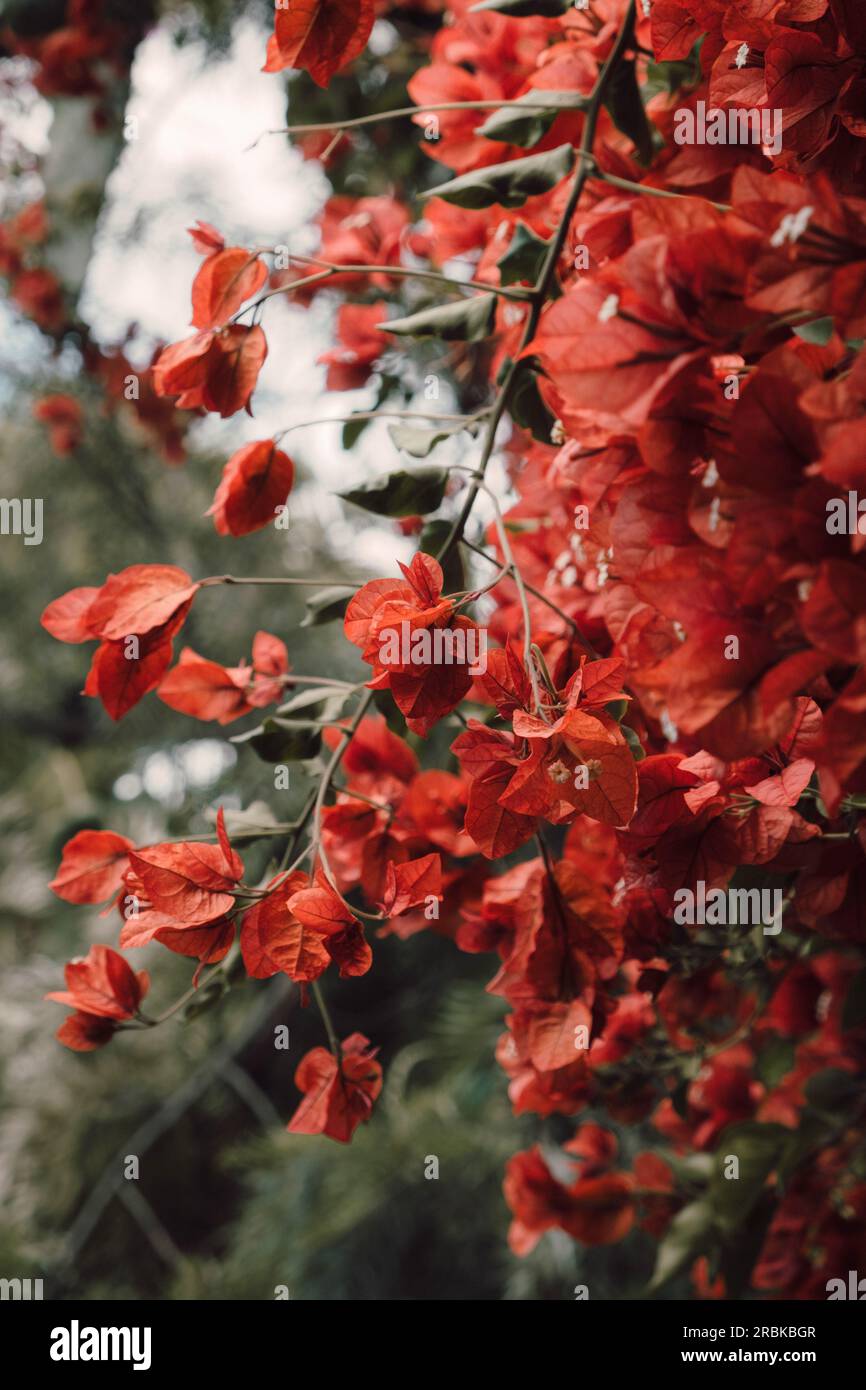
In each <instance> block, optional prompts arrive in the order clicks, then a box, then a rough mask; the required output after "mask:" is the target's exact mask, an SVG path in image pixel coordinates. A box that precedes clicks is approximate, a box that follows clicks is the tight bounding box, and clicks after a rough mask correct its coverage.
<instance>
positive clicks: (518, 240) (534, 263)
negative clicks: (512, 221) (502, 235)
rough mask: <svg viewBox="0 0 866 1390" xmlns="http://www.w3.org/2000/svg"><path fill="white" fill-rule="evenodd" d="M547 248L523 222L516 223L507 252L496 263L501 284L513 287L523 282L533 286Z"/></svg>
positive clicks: (540, 238) (543, 241) (542, 239)
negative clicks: (520, 281)
mask: <svg viewBox="0 0 866 1390" xmlns="http://www.w3.org/2000/svg"><path fill="white" fill-rule="evenodd" d="M547 247H548V243H547V242H546V241H545V240H544V238H543V237H540V236H536V234H535V232H533V231H532V229H531V228H530V227H527V225H526V223H525V222H518V223H517V227H516V228H515V232H514V236H513V237H512V238H511V244H510V245H509V247H508V250H507V251H506V252H505V253H504V255H502V256H500V257H499V260H498V261H497V262H496V264H497V266H498V267H499V278H500V280H501V281H502V284H503V285H514V284H516V283H517V282H518V281H519V280H525V281H528V283H529V284H530V285H534V284H535V282H536V280H537V279H538V276H539V274H540V273H541V267H542V265H543V264H544V258H545V256H546V254H547Z"/></svg>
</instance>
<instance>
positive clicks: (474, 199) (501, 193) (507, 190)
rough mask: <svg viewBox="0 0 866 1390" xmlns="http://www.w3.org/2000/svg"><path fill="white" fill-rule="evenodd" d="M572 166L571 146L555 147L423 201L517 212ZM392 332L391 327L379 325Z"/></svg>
mask: <svg viewBox="0 0 866 1390" xmlns="http://www.w3.org/2000/svg"><path fill="white" fill-rule="evenodd" d="M573 164H574V150H573V149H572V147H571V145H558V146H557V147H556V149H555V150H545V152H544V153H543V154H530V155H527V157H526V159H513V160H511V161H510V162H509V163H507V164H488V165H487V166H486V167H485V168H484V169H473V170H472V172H471V173H469V174H461V175H460V177H459V178H456V179H450V180H449V181H448V183H440V184H439V185H438V187H437V188H431V189H430V190H429V191H428V192H427V193H426V194H425V197H427V198H433V197H435V198H444V199H445V201H446V202H447V203H456V204H457V206H458V207H461V208H489V207H492V206H493V205H494V203H498V204H499V205H500V206H501V207H504V208H519V207H520V206H521V204H523V203H525V202H526V200H527V198H534V197H536V196H537V195H538V194H539V193H549V192H550V190H551V188H555V187H556V185H557V184H558V183H560V182H561V180H562V179H564V178H565V177H566V175H567V174H569V173H570V172H571V168H572V166H573ZM382 326H383V327H385V328H389V329H393V326H394V325H393V323H390V324H384V325H382Z"/></svg>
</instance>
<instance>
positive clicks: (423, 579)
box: [344, 551, 477, 735]
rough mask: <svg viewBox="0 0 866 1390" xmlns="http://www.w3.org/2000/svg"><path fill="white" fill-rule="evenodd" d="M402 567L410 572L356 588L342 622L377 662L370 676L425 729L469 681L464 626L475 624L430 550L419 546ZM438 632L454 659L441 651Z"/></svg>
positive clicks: (411, 722) (414, 726) (412, 724)
mask: <svg viewBox="0 0 866 1390" xmlns="http://www.w3.org/2000/svg"><path fill="white" fill-rule="evenodd" d="M400 568H401V570H402V571H403V574H404V575H405V579H403V580H400V579H373V580H371V581H370V583H369V584H365V585H364V586H363V588H361V589H359V590H358V592H357V594H356V595H355V597H354V598H353V599H352V600H351V602H350V604H349V606H348V608H347V609H346V617H345V623H344V627H345V632H346V636H347V637H348V639H349V641H350V642H353V643H354V644H355V646H356V647H360V648H361V652H362V654H363V657H364V660H365V661H366V662H369V664H370V665H371V666H372V667H373V668H374V675H373V679H372V680H371V681H370V682H369V684H370V685H371V686H373V687H374V688H376V689H381V688H382V687H387V688H388V689H390V691H391V693H392V695H393V696H394V700H395V702H396V704H397V707H398V709H400V710H401V711H402V713H403V714H404V715H405V717H406V723H407V724H408V726H409V728H410V729H411V730H412V731H413V732H414V733H418V734H422V735H426V734H428V733H429V732H430V730H431V729H432V728H433V725H434V724H436V723H438V721H439V720H440V719H441V718H442V717H443V715H446V714H449V713H450V712H451V710H452V709H454V708H455V706H456V705H458V704H459V703H460V701H461V700H462V699H463V697H464V696H465V694H466V692H467V691H468V689H469V687H470V685H471V684H472V672H471V670H470V667H471V664H472V661H471V657H470V655H469V653H470V645H469V643H467V641H466V634H467V633H469V632H471V633H473V634H476V633H477V629H476V627H475V624H474V623H472V622H470V621H469V619H468V618H464V617H462V616H460V615H458V614H457V612H456V606H455V604H454V602H453V601H452V600H451V599H447V598H443V597H442V585H443V583H444V579H443V575H442V569H441V567H440V565H439V564H438V562H437V561H436V560H434V559H433V557H432V556H430V555H425V554H424V553H423V552H421V551H419V553H418V554H417V555H415V556H414V558H413V560H412V563H411V565H409V566H406V565H401V566H400ZM437 633H438V634H439V641H440V644H441V646H442V650H443V652H445V651H446V646H447V650H449V651H450V652H451V657H450V659H447V658H445V659H443V660H437V659H436V654H437V647H436V642H435V641H434V635H435V634H437ZM419 639H420V640H419ZM461 650H462V652H463V656H462V659H460V654H461Z"/></svg>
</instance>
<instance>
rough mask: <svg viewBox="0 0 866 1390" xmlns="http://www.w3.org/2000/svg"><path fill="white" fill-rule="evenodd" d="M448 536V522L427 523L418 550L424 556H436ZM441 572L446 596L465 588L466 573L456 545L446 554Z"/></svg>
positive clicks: (449, 523)
mask: <svg viewBox="0 0 866 1390" xmlns="http://www.w3.org/2000/svg"><path fill="white" fill-rule="evenodd" d="M450 534H451V522H450V521H444V520H440V521H428V522H427V525H426V526H425V527H424V530H423V531H422V532H421V535H420V536H419V538H418V549H419V550H423V552H424V554H425V555H438V554H439V551H440V550H441V549H442V547H443V545H444V544H445V542H446V541H447V539H448V537H449V535H450ZM442 572H443V574H444V576H445V588H444V592H445V593H446V594H456V593H459V592H460V591H461V590H462V589H465V588H466V571H465V570H464V568H463V557H462V555H461V553H460V547H459V546H458V545H455V546H453V547H452V549H451V550H450V551H449V552H448V555H447V557H446V559H445V560H444V562H443V564H442Z"/></svg>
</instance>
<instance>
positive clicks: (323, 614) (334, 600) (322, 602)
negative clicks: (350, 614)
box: [300, 584, 355, 627]
mask: <svg viewBox="0 0 866 1390" xmlns="http://www.w3.org/2000/svg"><path fill="white" fill-rule="evenodd" d="M354 592H355V590H354V589H352V588H350V587H349V585H348V584H334V585H331V586H330V587H329V588H327V589H320V590H319V592H318V593H317V594H312V595H311V596H310V597H309V598H308V599H307V611H306V613H305V614H304V616H303V618H302V619H301V622H300V626H301V627H321V626H322V624H323V623H332V622H333V621H334V619H335V618H342V616H343V614H344V613H345V611H346V605H347V604H348V602H349V599H350V598H351V597H352V595H353V594H354Z"/></svg>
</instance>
